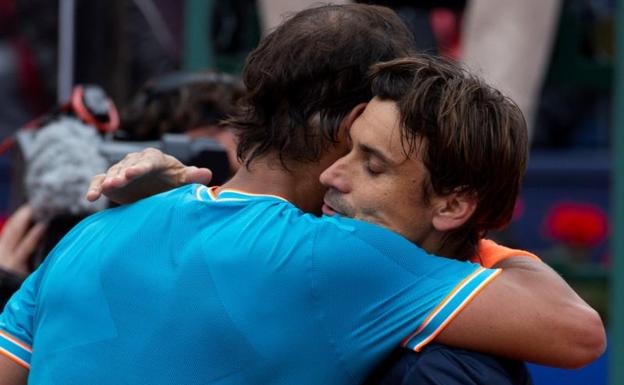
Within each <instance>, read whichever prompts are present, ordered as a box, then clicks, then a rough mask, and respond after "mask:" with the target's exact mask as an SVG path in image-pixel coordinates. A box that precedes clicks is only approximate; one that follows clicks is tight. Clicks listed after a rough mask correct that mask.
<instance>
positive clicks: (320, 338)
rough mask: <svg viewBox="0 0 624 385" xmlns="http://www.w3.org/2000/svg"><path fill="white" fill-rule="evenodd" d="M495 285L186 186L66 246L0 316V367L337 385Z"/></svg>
mask: <svg viewBox="0 0 624 385" xmlns="http://www.w3.org/2000/svg"><path fill="white" fill-rule="evenodd" d="M495 274H496V271H493V270H486V269H482V268H479V267H478V266H476V265H472V264H469V263H460V262H455V261H450V260H445V259H440V258H435V257H431V256H428V255H426V254H425V253H423V252H422V250H420V249H417V248H415V247H414V246H413V245H411V244H409V242H407V241H406V240H405V239H403V238H401V237H399V236H397V235H395V234H393V233H390V232H388V231H385V230H383V229H380V228H378V227H376V226H372V225H368V224H365V223H362V222H358V221H353V220H347V219H341V218H327V217H324V218H315V217H312V216H310V215H307V214H303V213H302V212H301V211H299V210H298V209H296V208H295V207H293V206H292V205H291V204H289V203H288V202H285V201H283V200H281V199H280V198H278V197H272V196H257V195H253V194H246V193H241V192H236V191H224V192H222V193H221V194H220V195H219V196H218V197H217V196H215V195H214V194H213V193H211V192H210V191H209V190H207V189H206V188H203V187H199V186H187V187H183V188H181V189H178V190H174V191H172V192H168V193H165V194H161V195H159V196H156V197H152V198H149V199H146V200H143V201H141V202H138V203H136V204H134V205H130V206H125V207H120V208H116V209H113V210H108V211H106V212H103V213H100V214H97V215H94V216H92V217H90V218H88V219H86V220H85V221H83V222H82V223H81V224H80V225H79V226H77V227H76V228H75V229H74V230H72V232H71V233H70V234H68V236H67V237H66V238H65V239H64V240H63V241H62V242H61V243H60V244H59V245H58V246H57V248H56V249H55V250H54V251H53V252H52V253H51V255H50V256H49V258H48V260H47V261H46V263H45V264H44V265H43V266H42V268H40V269H39V270H38V271H37V272H36V273H35V274H33V275H32V276H31V277H30V278H29V279H28V280H27V281H26V283H25V284H24V286H23V287H22V288H21V289H20V291H18V292H17V293H16V295H15V296H14V297H13V298H12V299H11V301H10V302H9V304H8V305H7V307H6V309H5V312H4V313H3V314H2V316H0V352H3V354H5V355H7V356H11V357H12V359H13V360H14V361H16V362H17V363H19V364H22V365H23V366H30V369H31V374H30V377H29V383H31V384H44V383H45V384H56V383H58V384H85V383H91V384H104V383H106V384H110V383H115V384H137V383H149V384H171V383H181V384H212V383H214V384H260V383H262V384H295V383H296V384H306V383H309V384H319V383H323V384H347V383H349V384H350V383H354V382H359V381H361V380H362V379H363V376H364V374H365V373H366V372H367V371H368V370H369V369H370V366H371V365H373V364H374V363H375V362H377V361H379V360H380V359H381V358H382V357H383V356H384V355H385V354H387V353H388V352H389V351H390V350H391V349H392V348H393V347H395V346H397V345H398V344H399V343H400V342H401V341H402V340H404V343H405V344H406V346H409V347H411V348H414V349H419V348H420V346H423V345H424V344H426V343H427V342H428V340H430V339H431V338H432V337H433V336H434V335H435V333H437V332H439V330H440V329H441V328H442V327H443V325H444V324H445V322H446V321H447V320H448V319H449V318H451V317H452V316H453V315H454V314H456V312H457V311H459V310H460V309H461V308H462V307H463V306H464V305H465V303H467V302H468V301H469V300H470V298H472V296H474V295H475V294H476V293H477V292H478V290H479V288H481V287H483V286H484V285H485V284H487V282H489V281H490V280H491V279H492V278H493V277H494V276H495ZM410 333H412V334H411V335H410ZM31 349H32V355H31V354H30V353H31V352H30V350H31Z"/></svg>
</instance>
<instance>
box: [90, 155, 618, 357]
mask: <svg viewBox="0 0 624 385" xmlns="http://www.w3.org/2000/svg"><path fill="white" fill-rule="evenodd" d="M202 179H203V180H204V181H202ZM206 179H208V180H209V179H210V174H209V171H208V170H206V169H197V168H194V167H186V166H184V165H183V164H182V163H180V162H179V161H178V160H177V159H175V158H173V157H170V156H168V155H164V154H163V153H162V152H160V151H158V150H154V149H148V150H144V151H142V152H140V153H136V154H130V155H129V156H128V157H126V158H125V159H124V160H123V161H122V162H120V163H118V164H117V165H115V166H113V167H111V169H109V170H108V172H107V174H101V175H99V176H96V177H94V178H93V181H92V183H91V189H90V191H89V193H88V194H87V198H88V199H90V200H95V199H97V198H98V197H99V196H100V195H101V194H105V195H107V196H108V197H109V198H111V200H113V201H117V202H119V203H128V202H133V201H135V200H138V199H140V198H143V197H146V196H149V195H153V194H156V193H159V192H161V191H165V190H167V189H171V188H174V187H178V186H181V185H183V184H185V183H194V182H196V183H207V180H206ZM496 267H501V268H503V269H504V271H503V273H502V274H501V276H499V277H498V278H496V279H495V280H494V281H493V282H492V283H491V284H490V285H489V286H487V287H486V288H485V289H484V290H483V292H482V293H481V294H479V295H478V296H477V297H476V298H475V299H474V300H473V301H472V303H470V304H469V305H468V306H467V307H466V309H464V310H463V311H462V312H461V313H460V314H459V315H458V316H457V318H456V319H454V320H453V321H452V322H451V323H450V324H449V325H448V326H447V327H446V329H444V331H442V333H441V334H440V335H439V336H438V337H437V339H436V341H437V342H441V343H444V344H448V345H452V346H457V347H462V348H466V349H471V350H476V351H481V352H486V353H491V354H497V355H501V356H505V357H509V358H514V359H519V360H524V361H532V362H537V363H540V364H544V365H551V366H558V367H563V368H576V367H580V366H583V365H586V364H588V363H590V362H591V361H593V360H594V359H596V358H597V357H598V356H600V355H601V354H602V352H603V351H604V349H605V345H606V338H605V333H604V327H603V325H602V321H601V320H600V317H599V316H598V314H597V313H596V312H595V311H594V310H593V309H592V308H591V307H589V306H588V305H587V304H586V303H585V302H584V301H583V300H582V299H581V298H580V297H579V296H578V295H577V294H576V293H575V292H574V291H573V290H572V289H571V288H570V287H569V286H568V285H567V284H566V282H565V281H564V280H563V279H562V278H561V277H559V275H558V274H557V273H556V272H555V271H553V270H552V269H550V268H549V267H548V266H547V265H545V264H543V263H541V262H536V261H535V260H533V259H530V258H526V257H512V258H508V259H506V260H504V261H503V262H501V263H500V264H499V265H497V266H496Z"/></svg>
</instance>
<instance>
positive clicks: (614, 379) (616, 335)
mask: <svg viewBox="0 0 624 385" xmlns="http://www.w3.org/2000/svg"><path fill="white" fill-rule="evenodd" d="M615 25H616V26H615V28H616V37H615V40H616V55H617V56H616V60H615V76H614V84H613V87H614V98H613V103H614V105H613V111H614V117H613V122H614V126H613V147H612V154H613V190H612V195H611V196H612V200H613V210H614V211H613V220H614V223H613V236H612V237H611V242H612V243H611V247H612V250H613V265H612V272H611V281H610V282H611V287H610V289H611V290H610V295H611V309H610V313H611V322H610V323H611V331H610V332H611V334H610V337H611V338H610V339H609V344H610V351H611V357H610V359H611V361H610V363H609V367H610V383H611V384H612V385H621V384H624V303H623V301H624V0H617V2H616V23H615Z"/></svg>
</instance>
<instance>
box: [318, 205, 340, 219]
mask: <svg viewBox="0 0 624 385" xmlns="http://www.w3.org/2000/svg"><path fill="white" fill-rule="evenodd" d="M321 210H322V211H323V214H325V215H329V216H333V215H336V214H338V212H337V211H336V210H334V208H333V207H331V206H330V205H328V204H327V202H323V208H322V209H321Z"/></svg>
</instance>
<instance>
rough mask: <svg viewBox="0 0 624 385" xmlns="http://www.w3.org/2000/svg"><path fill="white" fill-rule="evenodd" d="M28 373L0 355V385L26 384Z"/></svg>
mask: <svg viewBox="0 0 624 385" xmlns="http://www.w3.org/2000/svg"><path fill="white" fill-rule="evenodd" d="M27 378H28V371H27V370H26V369H24V368H22V367H21V366H19V365H18V364H16V363H15V362H13V361H12V360H10V359H9V358H7V357H5V356H4V355H2V354H0V385H22V384H24V385H25V384H26V380H27Z"/></svg>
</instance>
